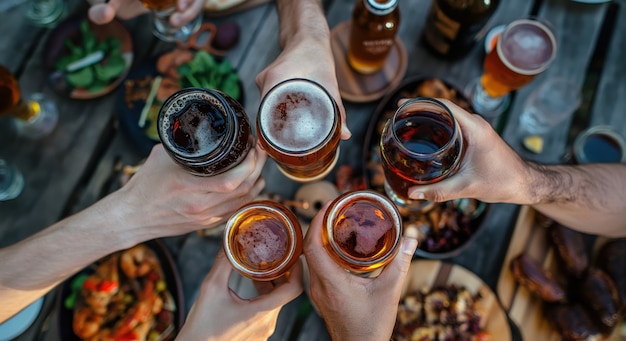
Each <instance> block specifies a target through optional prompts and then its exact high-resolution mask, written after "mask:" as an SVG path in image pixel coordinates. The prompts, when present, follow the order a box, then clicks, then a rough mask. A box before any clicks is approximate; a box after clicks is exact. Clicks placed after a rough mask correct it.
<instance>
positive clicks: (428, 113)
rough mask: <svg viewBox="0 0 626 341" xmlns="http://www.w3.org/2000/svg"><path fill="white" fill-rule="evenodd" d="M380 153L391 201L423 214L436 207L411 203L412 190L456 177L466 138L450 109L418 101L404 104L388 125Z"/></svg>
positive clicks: (425, 99) (433, 101)
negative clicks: (416, 186) (428, 208)
mask: <svg viewBox="0 0 626 341" xmlns="http://www.w3.org/2000/svg"><path fill="white" fill-rule="evenodd" d="M380 153H381V161H382V166H383V171H384V174H385V192H386V193H387V195H388V196H389V198H391V200H393V202H394V203H396V204H397V205H398V206H399V207H402V208H405V209H408V210H413V211H422V210H425V209H426V208H427V207H431V206H432V203H431V202H429V201H425V200H412V199H409V197H408V190H409V188H410V187H413V186H415V185H423V184H429V183H434V182H437V181H440V180H443V179H445V178H447V177H449V176H451V175H452V174H454V173H455V172H456V170H457V169H458V166H459V164H460V163H461V156H462V153H463V137H462V135H461V130H460V128H459V125H458V123H457V121H456V119H455V118H454V116H453V115H452V111H450V109H449V108H448V107H446V106H445V105H444V104H443V103H441V102H440V101H438V100H436V99H433V98H427V97H418V98H414V99H410V100H408V101H406V102H405V103H404V104H402V105H401V106H400V107H399V108H398V110H396V112H395V113H394V115H393V116H392V117H391V118H390V119H389V120H388V121H387V122H386V124H385V127H384V128H383V131H382V134H381V138H380Z"/></svg>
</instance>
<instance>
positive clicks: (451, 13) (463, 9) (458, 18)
mask: <svg viewBox="0 0 626 341" xmlns="http://www.w3.org/2000/svg"><path fill="white" fill-rule="evenodd" d="M499 3H500V0H490V1H485V0H433V2H432V5H431V8H430V13H429V14H428V19H427V20H426V25H425V26H424V30H423V32H422V41H423V43H424V44H425V45H426V46H427V47H428V48H429V49H430V50H431V51H432V52H434V53H435V54H436V55H438V56H440V57H444V58H447V59H454V58H460V57H463V56H464V55H465V54H467V53H468V52H469V51H470V50H471V49H472V47H473V46H474V45H475V43H476V42H477V41H478V40H480V39H481V38H482V37H483V36H484V35H485V31H486V30H487V22H488V21H489V18H491V16H492V15H493V13H494V12H495V11H496V9H497V8H498V5H499Z"/></svg>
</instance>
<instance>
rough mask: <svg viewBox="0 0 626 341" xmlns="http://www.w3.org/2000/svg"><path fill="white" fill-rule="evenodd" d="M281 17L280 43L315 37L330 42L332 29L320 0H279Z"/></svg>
mask: <svg viewBox="0 0 626 341" xmlns="http://www.w3.org/2000/svg"><path fill="white" fill-rule="evenodd" d="M276 6H277V8H278V12H279V17H280V45H281V47H283V48H285V47H286V46H287V45H289V44H290V43H293V42H294V41H295V42H297V41H299V40H303V39H304V40H306V39H315V40H318V41H327V42H329V44H330V29H329V28H328V22H327V21H326V17H325V15H324V10H323V8H322V4H321V1H320V0H299V1H293V0H277V1H276Z"/></svg>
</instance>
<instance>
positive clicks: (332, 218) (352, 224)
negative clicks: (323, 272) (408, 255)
mask: <svg viewBox="0 0 626 341" xmlns="http://www.w3.org/2000/svg"><path fill="white" fill-rule="evenodd" d="M401 236H402V218H401V216H400V213H399V212H398V209H397V208H396V206H395V205H394V204H393V203H392V202H391V201H390V200H389V199H388V198H387V197H385V196H384V195H382V194H379V193H377V192H374V191H369V190H364V191H353V192H348V193H344V194H342V195H340V196H339V197H337V198H336V199H335V200H334V201H333V202H332V203H331V204H330V207H329V208H328V210H327V211H326V214H325V216H324V222H323V227H322V241H323V244H324V247H325V248H326V251H327V252H328V254H329V255H330V256H331V258H332V259H333V260H334V261H335V262H337V264H339V265H340V266H341V267H343V268H344V269H346V270H347V271H349V272H351V273H353V274H357V275H360V276H363V277H366V276H369V275H370V274H371V273H372V272H374V271H376V270H378V269H381V268H382V267H384V266H385V265H387V264H388V263H389V262H391V260H393V258H394V257H395V256H396V254H397V253H398V247H399V245H400V237H401Z"/></svg>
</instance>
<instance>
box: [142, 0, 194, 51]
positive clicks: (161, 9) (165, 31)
mask: <svg viewBox="0 0 626 341" xmlns="http://www.w3.org/2000/svg"><path fill="white" fill-rule="evenodd" d="M176 2H177V0H141V3H142V4H143V5H144V6H145V7H146V8H148V9H150V10H151V11H152V12H153V14H154V23H153V25H154V27H153V33H154V35H155V36H156V37H157V38H159V39H161V40H163V41H167V42H175V41H184V40H186V39H188V38H189V37H190V36H191V35H192V34H193V33H194V32H196V31H197V30H198V29H199V28H200V25H201V24H202V11H198V14H197V15H196V17H195V18H193V19H192V20H191V21H189V22H188V23H186V24H183V25H182V26H174V25H172V23H171V22H170V19H171V17H172V15H173V14H174V13H175V12H176Z"/></svg>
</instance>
